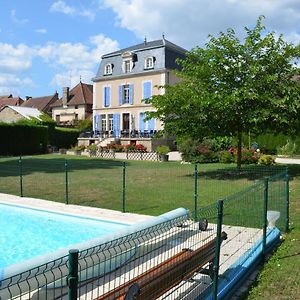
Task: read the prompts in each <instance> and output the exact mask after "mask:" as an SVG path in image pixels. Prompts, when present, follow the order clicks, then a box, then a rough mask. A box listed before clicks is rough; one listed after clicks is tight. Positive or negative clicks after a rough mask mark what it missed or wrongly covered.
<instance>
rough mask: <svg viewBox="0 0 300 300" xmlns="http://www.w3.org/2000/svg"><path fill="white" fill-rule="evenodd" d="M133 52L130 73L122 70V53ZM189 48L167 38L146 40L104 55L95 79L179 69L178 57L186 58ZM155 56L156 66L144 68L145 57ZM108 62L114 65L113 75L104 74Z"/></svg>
mask: <svg viewBox="0 0 300 300" xmlns="http://www.w3.org/2000/svg"><path fill="white" fill-rule="evenodd" d="M128 51H129V52H132V53H134V54H135V61H134V67H133V69H132V71H131V72H130V73H126V74H125V73H124V72H123V71H122V62H123V59H122V53H124V52H128ZM186 51H187V50H185V49H183V48H182V47H179V46H177V45H175V44H173V43H171V42H169V41H168V40H166V39H162V40H156V41H151V42H146V43H145V42H144V43H141V44H138V45H134V46H131V47H128V48H124V49H121V50H118V51H115V52H112V53H108V54H105V55H103V56H102V60H101V63H100V66H99V69H98V72H97V75H96V77H95V78H93V80H94V81H97V80H101V79H102V80H103V79H104V78H105V79H109V78H114V77H118V76H121V75H125V76H126V75H129V76H130V75H133V74H137V73H146V72H153V71H158V70H164V69H171V70H172V69H178V68H179V66H178V64H177V63H176V59H177V58H184V57H185V52H186ZM149 56H153V57H154V59H155V63H154V67H153V68H152V69H147V70H145V69H144V62H145V59H146V58H147V57H149ZM107 64H112V65H113V72H112V74H111V75H105V74H104V67H105V65H107Z"/></svg>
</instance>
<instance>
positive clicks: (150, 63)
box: [145, 56, 154, 69]
mask: <svg viewBox="0 0 300 300" xmlns="http://www.w3.org/2000/svg"><path fill="white" fill-rule="evenodd" d="M153 67H154V57H153V56H149V57H147V58H146V59H145V69H152V68H153Z"/></svg>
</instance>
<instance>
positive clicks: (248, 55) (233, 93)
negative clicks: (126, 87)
mask: <svg viewBox="0 0 300 300" xmlns="http://www.w3.org/2000/svg"><path fill="white" fill-rule="evenodd" d="M262 19H263V17H259V18H258V20H257V23H256V25H255V27H254V28H253V29H250V28H247V27H245V38H244V40H243V42H241V41H240V39H239V38H238V37H237V36H236V34H235V32H234V30H233V29H228V30H227V32H226V33H220V35H219V36H218V37H212V36H209V41H208V43H207V44H206V46H205V48H200V47H196V48H194V49H192V50H191V51H189V52H187V55H186V59H184V60H179V63H180V65H181V67H182V69H181V70H180V71H178V72H177V76H178V77H179V78H180V79H181V82H180V83H178V84H177V85H175V86H165V87H161V88H165V90H166V92H165V94H164V95H158V96H154V97H152V99H150V100H149V102H150V103H152V105H153V106H154V107H155V108H156V109H157V111H156V112H155V113H152V116H155V117H158V118H160V119H161V120H162V121H163V122H164V123H165V130H166V131H171V132H173V133H174V134H175V135H176V136H177V137H179V138H187V137H191V138H197V139H198V138H202V137H204V136H209V135H211V134H221V135H222V134H223V135H235V136H236V137H237V141H238V149H237V150H238V159H237V165H238V167H240V165H241V147H242V134H243V133H248V132H249V131H256V132H259V131H264V130H266V129H269V128H270V129H272V130H274V129H275V130H278V131H290V132H293V131H294V132H295V131H296V130H297V129H298V128H300V126H299V125H300V101H299V99H300V93H299V92H300V85H299V83H300V82H299V81H297V80H293V78H295V77H294V76H295V75H297V74H299V73H298V72H299V70H298V67H297V60H298V59H299V56H300V51H299V46H294V45H292V44H289V43H287V42H285V41H284V39H283V37H282V36H281V35H280V36H277V35H276V34H275V33H274V32H268V33H266V31H265V27H264V26H263V25H262Z"/></svg>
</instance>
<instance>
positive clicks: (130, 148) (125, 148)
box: [123, 144, 135, 152]
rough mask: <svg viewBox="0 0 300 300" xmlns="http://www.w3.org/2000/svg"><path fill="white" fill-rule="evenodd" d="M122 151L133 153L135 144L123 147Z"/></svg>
mask: <svg viewBox="0 0 300 300" xmlns="http://www.w3.org/2000/svg"><path fill="white" fill-rule="evenodd" d="M123 149H124V150H125V151H127V152H128V151H134V150H135V144H128V145H125V146H123Z"/></svg>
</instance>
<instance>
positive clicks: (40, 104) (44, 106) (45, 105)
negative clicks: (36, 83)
mask: <svg viewBox="0 0 300 300" xmlns="http://www.w3.org/2000/svg"><path fill="white" fill-rule="evenodd" d="M57 100H58V93H57V92H55V93H54V94H53V95H50V96H42V97H26V101H24V102H23V103H22V104H21V106H22V107H32V108H36V109H38V110H40V111H42V112H44V113H45V114H47V115H49V116H50V117H52V104H54V103H55V102H56V101H57Z"/></svg>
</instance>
